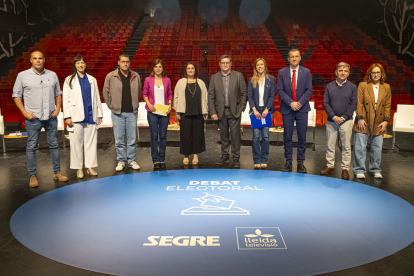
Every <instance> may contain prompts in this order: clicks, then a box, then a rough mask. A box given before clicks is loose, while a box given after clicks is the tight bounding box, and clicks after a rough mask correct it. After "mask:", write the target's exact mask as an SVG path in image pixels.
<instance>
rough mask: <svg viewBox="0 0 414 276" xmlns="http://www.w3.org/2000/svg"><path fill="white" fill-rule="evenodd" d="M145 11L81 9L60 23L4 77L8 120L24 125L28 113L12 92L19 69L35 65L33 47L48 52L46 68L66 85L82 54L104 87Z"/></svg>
mask: <svg viewBox="0 0 414 276" xmlns="http://www.w3.org/2000/svg"><path fill="white" fill-rule="evenodd" d="M142 15H143V12H142V10H138V11H137V10H127V11H125V10H109V11H99V12H98V11H97V12H88V13H87V14H84V13H79V14H77V15H73V16H72V17H70V18H69V19H67V20H66V21H64V22H62V23H61V24H60V25H58V26H57V27H56V28H55V29H54V30H53V31H52V32H51V33H49V34H47V35H46V37H44V38H42V39H41V40H40V41H39V42H37V43H36V44H35V45H34V46H33V47H30V48H29V50H28V51H27V52H25V53H23V55H22V56H21V57H20V58H18V59H17V68H16V69H15V70H11V71H10V73H9V75H8V76H6V77H2V78H1V82H0V108H1V110H2V113H3V114H4V121H5V122H18V121H20V122H21V123H22V126H23V127H24V117H23V116H22V115H21V114H20V112H19V110H18V109H17V108H16V106H15V104H14V102H13V99H12V97H11V95H12V88H13V84H14V82H15V80H16V77H17V73H18V72H20V71H23V70H26V69H28V68H30V67H31V64H30V53H31V52H32V51H34V50H40V51H42V52H43V53H44V54H45V57H46V63H45V68H46V69H50V70H52V71H55V72H56V74H57V75H58V77H59V81H60V84H61V88H62V89H63V81H64V80H65V78H66V77H67V76H69V75H70V74H71V73H72V63H73V58H74V57H75V56H76V55H79V54H80V55H82V56H83V57H84V58H85V62H86V64H87V70H88V73H89V74H91V75H92V76H94V77H95V78H96V79H97V81H98V86H99V90H100V91H102V86H103V82H104V80H105V76H106V74H107V73H109V72H110V71H111V70H113V68H114V66H115V62H116V61H117V56H118V55H119V54H120V53H121V52H122V51H123V49H124V47H125V46H126V44H127V42H128V40H129V38H130V37H131V35H132V32H133V29H134V28H135V27H136V26H137V24H138V22H139V20H140V18H141V17H142ZM101 98H102V96H101Z"/></svg>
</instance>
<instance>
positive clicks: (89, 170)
mask: <svg viewBox="0 0 414 276" xmlns="http://www.w3.org/2000/svg"><path fill="white" fill-rule="evenodd" d="M86 172H87V173H88V174H89V175H90V176H98V173H97V172H96V171H95V170H94V169H92V168H89V169H86Z"/></svg>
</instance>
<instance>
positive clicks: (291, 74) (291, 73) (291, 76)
mask: <svg viewBox="0 0 414 276" xmlns="http://www.w3.org/2000/svg"><path fill="white" fill-rule="evenodd" d="M289 68H290V83H292V78H293V70H296V89H298V73H299V66H298V68H296V69H292V67H290V66H289ZM292 88H293V87H292Z"/></svg>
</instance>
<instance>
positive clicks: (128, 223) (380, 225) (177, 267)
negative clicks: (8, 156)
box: [10, 169, 414, 276]
mask: <svg viewBox="0 0 414 276" xmlns="http://www.w3.org/2000/svg"><path fill="white" fill-rule="evenodd" d="M10 228H11V231H12V233H13V235H14V236H15V237H16V239H17V240H19V241H20V242H21V243H22V244H23V245H25V246H26V247H28V248H29V249H31V250H33V251H35V252H37V253H38V254H40V255H43V256H45V257H47V258H50V259H53V260H56V261H58V262H62V263H65V264H68V265H71V266H75V267H79V268H83V269H87V270H91V271H97V272H102V273H108V274H116V275H180V276H182V275H314V274H319V273H324V272H332V271H337V270H342V269H346V268H350V267H355V266H358V265H362V264H366V263H369V262H373V261H375V260H378V259H381V258H384V257H386V256H389V255H391V254H393V253H395V252H397V251H399V250H401V249H403V248H404V247H406V246H408V245H409V244H410V243H412V242H413V241H414V207H413V206H412V205H411V204H409V203H408V202H406V201H404V200H403V199H401V198H399V197H397V196H394V195H392V194H390V193H388V192H385V191H382V190H380V189H376V188H373V187H370V186H367V185H363V184H359V183H355V182H350V181H344V180H340V179H334V178H329V177H321V176H314V175H303V174H295V173H284V172H276V171H251V170H222V169H220V170H178V171H158V172H149V173H138V174H127V175H120V176H113V177H108V178H101V179H96V180H92V181H87V182H82V183H78V184H74V185H70V186H66V187H64V188H60V189H56V190H53V191H51V192H48V193H46V194H43V195H41V196H38V197H36V198H34V199H32V200H31V201H29V202H27V203H26V204H24V205H23V206H21V207H20V208H19V209H18V210H17V211H16V212H15V213H14V215H13V217H12V219H11V222H10Z"/></svg>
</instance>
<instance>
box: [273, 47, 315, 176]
mask: <svg viewBox="0 0 414 276" xmlns="http://www.w3.org/2000/svg"><path fill="white" fill-rule="evenodd" d="M300 59H301V57H300V52H299V50H297V49H291V50H290V51H289V59H288V60H289V62H290V66H289V67H286V68H283V69H281V70H280V71H279V73H278V78H277V93H278V94H279V97H280V100H281V103H280V109H279V111H280V113H282V119H283V128H284V133H283V140H284V144H285V159H286V163H285V166H284V168H283V169H282V171H286V172H291V171H292V155H293V147H292V135H293V128H294V126H295V121H296V130H297V134H298V151H297V171H298V172H300V173H306V167H305V165H304V164H303V161H305V152H306V131H307V129H308V112H309V111H310V110H311V108H310V106H309V98H310V97H311V95H312V76H311V73H310V71H309V69H307V68H304V67H302V66H299V62H300Z"/></svg>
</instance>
